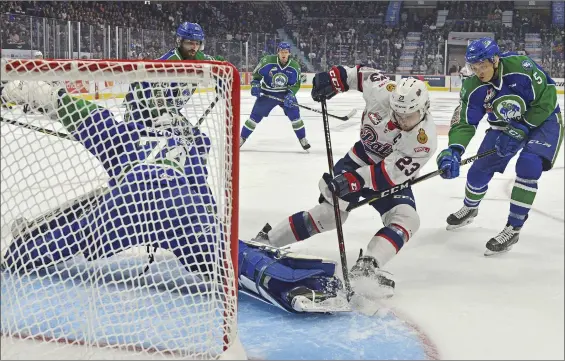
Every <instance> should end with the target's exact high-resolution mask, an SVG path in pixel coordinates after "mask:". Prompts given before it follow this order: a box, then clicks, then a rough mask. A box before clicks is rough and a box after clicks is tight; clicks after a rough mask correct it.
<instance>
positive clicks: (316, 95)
mask: <svg viewBox="0 0 565 361" xmlns="http://www.w3.org/2000/svg"><path fill="white" fill-rule="evenodd" d="M347 90H349V86H348V85H347V72H346V71H345V69H344V68H343V67H342V66H334V67H333V68H331V70H330V71H328V72H321V73H317V74H316V75H315V76H314V80H313V81H312V99H314V100H315V101H317V102H320V101H322V99H326V100H327V99H331V98H332V97H333V96H334V95H336V94H337V93H342V92H345V91H347Z"/></svg>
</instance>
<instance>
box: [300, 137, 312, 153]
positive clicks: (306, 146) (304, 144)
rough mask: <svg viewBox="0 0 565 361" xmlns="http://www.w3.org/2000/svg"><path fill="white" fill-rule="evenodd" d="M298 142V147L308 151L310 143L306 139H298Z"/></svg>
mask: <svg viewBox="0 0 565 361" xmlns="http://www.w3.org/2000/svg"><path fill="white" fill-rule="evenodd" d="M299 141H300V145H301V146H302V149H304V150H305V151H308V149H310V143H308V139H306V138H302V139H299Z"/></svg>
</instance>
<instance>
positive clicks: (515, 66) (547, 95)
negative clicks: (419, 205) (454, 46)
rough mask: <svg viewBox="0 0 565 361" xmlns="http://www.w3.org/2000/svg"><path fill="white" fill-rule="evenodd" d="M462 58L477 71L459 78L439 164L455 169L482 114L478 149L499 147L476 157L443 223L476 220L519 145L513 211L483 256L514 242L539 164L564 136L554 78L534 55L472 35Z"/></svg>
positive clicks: (545, 165)
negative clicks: (455, 207)
mask: <svg viewBox="0 0 565 361" xmlns="http://www.w3.org/2000/svg"><path fill="white" fill-rule="evenodd" d="M465 57H466V61H467V63H468V64H469V67H470V69H471V70H472V71H473V72H474V75H473V76H472V77H469V78H468V79H466V80H465V81H464V82H463V85H462V89H461V99H460V104H459V106H458V107H457V108H456V109H455V112H454V115H453V120H452V122H451V129H450V131H449V147H448V148H447V149H445V150H443V151H442V152H441V153H440V154H439V156H438V158H437V164H438V167H439V168H440V169H442V170H443V173H442V177H443V178H448V179H450V178H456V177H458V176H459V162H460V160H461V155H462V154H463V153H464V152H465V148H466V147H467V145H468V144H469V142H470V140H471V138H472V137H473V136H474V134H475V131H476V128H477V126H478V123H479V121H480V120H481V119H482V118H483V116H484V115H485V114H486V115H487V117H488V118H487V119H488V122H489V124H490V128H489V129H488V131H487V134H486V136H485V137H484V139H483V141H482V143H481V146H480V147H479V151H478V152H479V153H481V152H485V151H488V150H490V149H493V148H494V149H496V154H494V155H491V156H489V157H486V158H482V159H478V160H477V161H475V162H474V163H473V165H472V166H471V168H470V169H469V172H468V173H467V184H466V186H465V200H464V202H463V207H462V208H461V209H460V210H459V211H457V212H455V213H453V214H451V215H449V217H448V218H447V223H448V226H447V229H454V228H458V227H462V226H465V225H467V224H470V223H472V222H473V219H474V218H475V217H476V216H477V215H478V209H479V205H480V203H481V200H482V199H483V197H484V196H485V194H486V192H487V189H488V184H489V182H490V180H491V179H492V177H493V175H494V173H495V172H499V173H503V172H504V170H505V169H506V166H507V164H508V162H509V161H510V159H512V158H513V157H514V156H515V155H516V154H517V153H518V152H519V151H520V150H522V152H521V153H520V155H519V156H518V160H517V162H516V180H515V182H514V188H513V189H512V194H511V200H510V212H509V214H508V219H507V222H506V226H505V227H504V229H503V230H502V231H501V232H500V233H499V234H498V235H496V236H495V237H493V238H491V239H490V240H489V241H488V242H487V244H486V248H487V250H486V252H485V255H486V256H489V255H492V254H496V253H501V252H506V251H509V250H510V249H511V248H512V246H513V245H514V244H515V243H516V242H518V239H519V234H520V230H521V229H522V226H523V225H524V223H525V221H526V219H527V218H528V214H529V211H530V209H531V207H532V204H533V202H534V198H535V196H536V192H537V189H538V180H539V179H540V177H541V175H542V173H543V172H544V171H548V170H550V169H551V168H552V167H553V163H554V161H555V159H556V158H557V154H558V152H559V148H560V146H561V142H562V139H563V121H562V116H561V113H560V109H559V105H558V102H557V94H556V90H555V82H554V81H553V79H551V77H550V76H549V75H548V74H547V73H546V72H545V71H544V70H543V69H542V68H541V67H540V66H539V65H537V64H536V63H535V62H534V61H533V60H532V59H530V58H529V57H527V56H521V55H517V54H514V53H503V54H500V51H499V48H498V45H497V44H496V42H495V41H494V40H492V39H490V38H482V39H478V40H475V41H473V42H471V43H470V44H469V46H468V48H467V52H466V55H465Z"/></svg>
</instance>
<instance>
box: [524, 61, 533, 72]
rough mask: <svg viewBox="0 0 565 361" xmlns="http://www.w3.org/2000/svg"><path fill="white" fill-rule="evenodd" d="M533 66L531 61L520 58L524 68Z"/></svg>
mask: <svg viewBox="0 0 565 361" xmlns="http://www.w3.org/2000/svg"><path fill="white" fill-rule="evenodd" d="M533 67H534V65H533V64H532V62H531V61H529V60H522V68H524V70H531V69H532V68H533Z"/></svg>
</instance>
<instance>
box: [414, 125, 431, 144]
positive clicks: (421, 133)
mask: <svg viewBox="0 0 565 361" xmlns="http://www.w3.org/2000/svg"><path fill="white" fill-rule="evenodd" d="M416 139H417V140H418V143H420V144H426V143H427V142H428V135H427V134H426V131H425V130H424V128H420V130H418V135H417V136H416Z"/></svg>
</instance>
